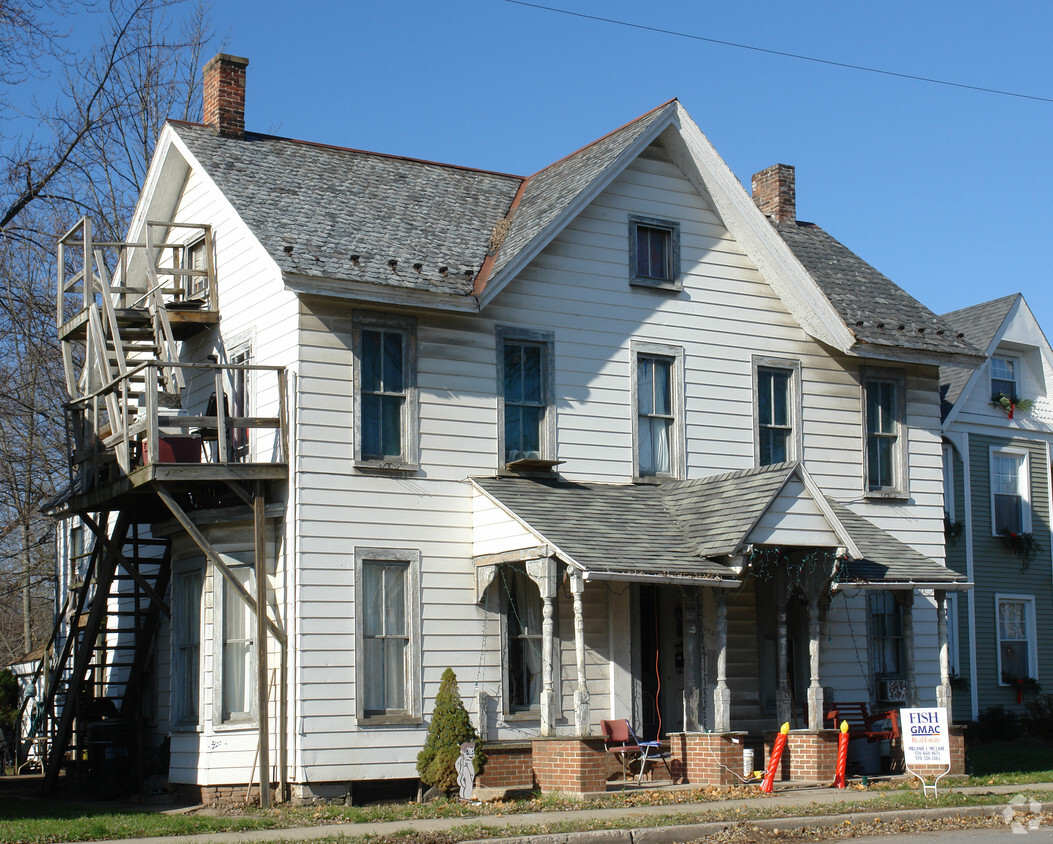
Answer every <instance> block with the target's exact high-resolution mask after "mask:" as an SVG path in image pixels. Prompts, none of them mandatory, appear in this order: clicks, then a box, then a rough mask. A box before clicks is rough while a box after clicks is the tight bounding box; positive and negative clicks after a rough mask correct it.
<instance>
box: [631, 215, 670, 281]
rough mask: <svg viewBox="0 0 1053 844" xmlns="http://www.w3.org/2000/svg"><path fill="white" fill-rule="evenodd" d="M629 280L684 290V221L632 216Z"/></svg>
mask: <svg viewBox="0 0 1053 844" xmlns="http://www.w3.org/2000/svg"><path fill="white" fill-rule="evenodd" d="M629 282H630V283H631V284H634V285H639V286H643V287H657V288H661V289H666V290H680V289H681V288H682V282H681V278H680V224H679V223H676V222H673V221H671V220H659V219H656V218H654V217H640V216H637V215H630V216H629Z"/></svg>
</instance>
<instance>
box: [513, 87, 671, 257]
mask: <svg viewBox="0 0 1053 844" xmlns="http://www.w3.org/2000/svg"><path fill="white" fill-rule="evenodd" d="M675 108H676V103H675V102H670V103H666V104H665V105H662V106H659V107H658V108H656V109H654V110H653V111H649V112H648V113H647V114H645V115H643V116H642V117H639V118H637V119H636V120H634V121H632V122H631V123H629V124H627V125H625V126H623V127H622V128H621V129H617V130H615V131H614V132H611V133H610V134H608V135H605V136H604V137H602V138H600V139H599V140H598V141H594V142H593V143H591V144H589V145H588V146H587V147H584V148H583V149H580V150H578V151H577V152H575V153H573V154H571V155H568V156H567V157H566V158H564V159H561V160H560V161H557V162H556V163H555V164H550V165H549V166H548V167H546V168H545V169H544V170H540V171H538V172H537V173H535V174H534V175H533V176H531V177H530V178H529V179H527V181H526V184H524V186H523V193H522V196H521V197H520V200H519V205H518V207H517V208H516V210H515V214H514V216H513V217H512V224H511V227H510V228H509V230H508V234H507V236H506V237H505V240H504V243H503V244H502V246H501V248H500V250H499V252H498V253H497V256H496V258H495V259H494V266H493V271H492V272H493V273H495V274H496V273H498V272H500V271H501V270H502V269H503V268H504V267H506V266H507V265H508V263H509V262H510V261H512V260H513V259H514V258H515V257H516V256H517V255H518V254H519V253H520V252H521V251H522V250H523V249H524V248H525V247H526V246H527V245H529V243H530V242H531V241H532V240H533V239H534V238H535V237H536V236H537V235H538V234H540V233H541V232H542V231H543V230H544V229H545V227H546V226H548V225H549V224H550V223H551V222H552V221H553V220H555V219H556V218H557V217H558V216H559V215H560V214H561V213H562V212H563V211H564V210H565V209H566V208H567V207H568V206H569V205H570V204H571V203H572V202H573V201H574V200H575V199H576V198H577V197H578V196H579V195H580V194H581V192H582V191H584V190H585V189H586V188H588V187H589V186H590V185H591V184H592V183H593V182H595V181H596V179H597V178H599V177H600V176H601V175H602V174H603V172H604V171H606V170H607V169H608V168H610V167H612V166H613V165H614V164H615V163H616V162H617V160H618V158H619V156H621V154H622V153H624V152H625V150H626V149H628V148H629V147H630V146H631V145H632V143H633V141H635V140H636V139H637V138H639V137H640V136H641V135H642V134H643V133H644V132H646V131H647V129H649V128H650V127H651V126H652V125H653V124H654V123H655V122H656V121H658V120H660V119H662V118H663V117H666V116H667V115H668V114H669V113H670V112H671V111H673V110H675Z"/></svg>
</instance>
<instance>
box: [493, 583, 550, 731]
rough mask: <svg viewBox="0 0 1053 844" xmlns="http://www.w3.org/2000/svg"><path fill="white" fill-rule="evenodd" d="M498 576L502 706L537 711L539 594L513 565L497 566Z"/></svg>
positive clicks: (539, 647)
mask: <svg viewBox="0 0 1053 844" xmlns="http://www.w3.org/2000/svg"><path fill="white" fill-rule="evenodd" d="M498 576H499V579H500V595H501V609H502V613H503V616H504V624H505V628H504V632H505V649H504V652H505V699H506V709H507V711H508V712H510V713H515V712H532V711H537V709H538V707H539V706H540V704H541V678H542V671H541V665H542V660H541V648H542V633H541V623H542V602H541V593H540V591H539V590H538V587H537V584H536V583H534V581H533V580H531V579H530V577H529V576H527V574H526V573H525V572H523V571H521V570H520V569H517V568H515V567H513V566H501V567H500V569H499V571H498Z"/></svg>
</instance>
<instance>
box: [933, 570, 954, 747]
mask: <svg viewBox="0 0 1053 844" xmlns="http://www.w3.org/2000/svg"><path fill="white" fill-rule="evenodd" d="M935 597H936V637H937V638H936V641H937V642H938V643H939V648H940V684H939V685H938V686H937V687H936V705H937V706H942V707H943V708H944V709H946V710H947V724H948V726H949V725H950V724H952V723H953V721H954V719H953V717H952V709H953V705H952V704H953V698H952V694H951V647H950V640H949V638H948V635H947V593H946V592H944V591H943V590H942V589H937V590H936V595H935Z"/></svg>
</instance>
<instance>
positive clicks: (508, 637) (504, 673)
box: [495, 565, 559, 721]
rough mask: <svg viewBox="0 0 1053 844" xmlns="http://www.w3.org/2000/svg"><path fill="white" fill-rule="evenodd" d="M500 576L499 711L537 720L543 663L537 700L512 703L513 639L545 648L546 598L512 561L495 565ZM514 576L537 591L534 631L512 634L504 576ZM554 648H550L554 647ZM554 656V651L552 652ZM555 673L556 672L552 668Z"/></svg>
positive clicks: (542, 680)
mask: <svg viewBox="0 0 1053 844" xmlns="http://www.w3.org/2000/svg"><path fill="white" fill-rule="evenodd" d="M497 576H498V578H499V579H500V584H499V587H498V588H497V589H496V590H495V592H496V593H497V595H496V603H497V611H498V612H499V613H500V616H501V686H502V696H501V699H502V703H503V705H502V714H503V715H504V717H505V718H506V719H512V720H524V721H530V720H534V721H536V720H537V719H539V718H540V717H541V692H542V689H543V686H544V676H543V674H544V665H543V664H542V668H541V676H540V678H539V683H540V686H539V687H538V700H537V703H532V704H530V705H529V706H515V707H514V706H513V705H512V679H511V674H512V672H511V669H512V647H511V645H512V639H513V638H522V639H526V640H531V641H532V640H536V641H537V642H538V644H539V646H540V647H541V648H542V649H543V648H544V604H545V601H544V599H543V598H542V597H541V589H540V587H539V586H538V584H537V582H536V581H535V580H534V579H533V578H532V577H531V576H530V574H529V573H528V572H526V571H525V570H523V569H520V568H517V567H516V566H515V565H502V566H500V567H499V569H498V573H497ZM509 576H515V577H519V578H521V579H522V580H524V581H525V582H526V583H528V584H530V586H532V587H533V588H534V590H535V592H536V593H537V604H538V609H539V610H540V612H539V618H541V619H542V621H541V627H539V629H538V631H537V633H536V634H534V633H530V634H526V635H524V636H521V637H513V636H512V633H511V631H510V626H509V623H508V621H509V601H508V591H507V582H508V581H507V579H506V578H507V577H509ZM556 615H557V613H555V612H554V613H553V616H554V618H553V622H554V623H555V616H556ZM558 638H559V637H558V634H556V633H555V632H554V633H553V639H555V640H557V641H558ZM555 650H556V648H554V649H553V651H555ZM553 659H555V655H553ZM554 673H558V672H555V671H554Z"/></svg>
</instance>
